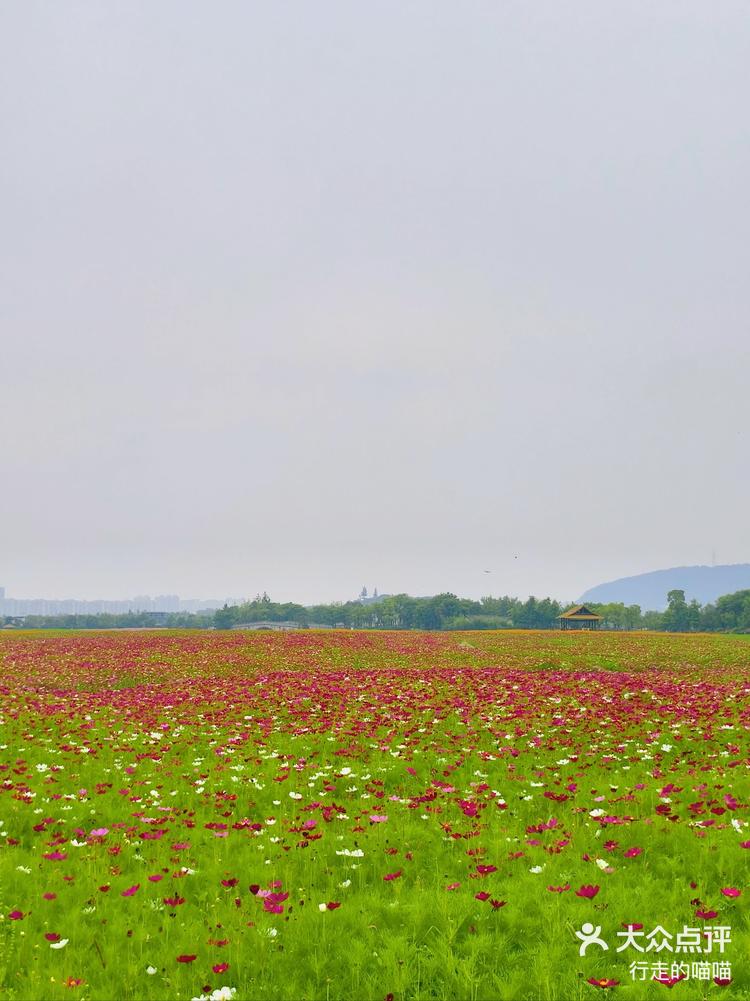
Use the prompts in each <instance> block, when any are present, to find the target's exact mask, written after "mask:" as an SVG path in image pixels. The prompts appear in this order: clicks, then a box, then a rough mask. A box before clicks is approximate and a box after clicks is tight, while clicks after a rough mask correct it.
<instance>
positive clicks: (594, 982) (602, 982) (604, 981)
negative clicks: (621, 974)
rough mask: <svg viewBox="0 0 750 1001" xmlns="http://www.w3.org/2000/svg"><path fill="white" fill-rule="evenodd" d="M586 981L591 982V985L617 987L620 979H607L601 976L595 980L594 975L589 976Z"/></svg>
mask: <svg viewBox="0 0 750 1001" xmlns="http://www.w3.org/2000/svg"><path fill="white" fill-rule="evenodd" d="M586 983H587V984H591V986H592V987H603V988H604V989H606V988H607V987H618V986H619V984H620V981H619V980H608V979H607V978H606V977H605V978H603V979H602V980H597V979H596V977H589V979H588V980H587V981H586Z"/></svg>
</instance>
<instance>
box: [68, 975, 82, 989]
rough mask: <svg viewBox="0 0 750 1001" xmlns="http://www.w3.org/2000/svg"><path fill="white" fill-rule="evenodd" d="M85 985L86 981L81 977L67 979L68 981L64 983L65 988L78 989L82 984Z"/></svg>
mask: <svg viewBox="0 0 750 1001" xmlns="http://www.w3.org/2000/svg"><path fill="white" fill-rule="evenodd" d="M85 983H86V981H85V980H84V979H83V978H82V977H68V979H67V980H66V981H65V986H66V987H80V986H81V985H82V984H85Z"/></svg>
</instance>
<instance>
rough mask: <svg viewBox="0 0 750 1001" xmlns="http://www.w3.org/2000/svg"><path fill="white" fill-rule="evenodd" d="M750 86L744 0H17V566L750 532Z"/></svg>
mask: <svg viewBox="0 0 750 1001" xmlns="http://www.w3.org/2000/svg"><path fill="white" fill-rule="evenodd" d="M749 93H750V14H749V13H748V6H747V3H746V2H744V0H742V2H733V0H716V2H711V3H707V2H705V0H700V2H691V0H674V2H667V0H662V2H656V3H654V2H646V0H643V2H626V3H602V2H601V0H590V2H589V0H586V2H584V0H572V2H560V0H550V2H546V0H532V2H528V0H523V2H507V0H506V2H497V0H493V2H487V3H480V2H474V3H472V2H467V3H455V2H436V0H424V2H408V0H396V2H383V0H379V2H378V3H375V4H366V3H353V2H351V0H346V2H326V0H323V2H320V3H309V2H307V0H304V2H299V3H286V2H283V0H274V2H269V3H264V4H260V3H251V2H247V0H241V2H231V0H221V2H217V3H209V2H207V0H203V2H194V0H174V2H173V0H157V2H153V0H148V2H138V0H127V2H113V0H109V2H102V0H90V2H86V3H80V2H73V0H60V2H56V3H50V2H47V0H45V2H34V0H2V3H0V137H1V140H0V141H1V143H2V153H1V155H0V199H1V200H2V204H1V205H0V209H1V211H0V220H1V223H0V337H1V339H2V343H1V345H0V348H1V350H0V439H1V448H0V585H3V584H4V585H5V587H6V593H7V594H8V595H9V596H19V597H21V596H43V597H63V596H74V597H88V598H94V597H120V596H127V595H131V594H135V593H143V592H150V593H157V592H165V591H168V592H177V593H179V594H181V595H183V596H185V597H188V596H204V597H205V596H216V597H219V598H222V597H224V596H225V595H244V594H247V595H253V594H255V593H256V592H257V591H262V590H263V589H266V590H267V591H268V592H269V594H271V596H272V597H273V598H276V599H279V600H281V599H297V600H302V601H305V602H310V601H313V600H331V599H345V598H348V597H350V596H354V595H355V594H356V593H357V592H358V591H359V589H360V588H361V587H362V585H363V584H364V585H367V587H368V588H372V587H373V586H377V587H378V588H379V589H380V590H381V591H383V592H395V591H408V592H410V593H412V594H431V593H436V592H438V591H442V590H452V591H454V592H457V593H459V594H462V595H470V596H477V597H478V596H480V595H482V594H487V593H492V594H495V595H497V594H504V593H511V594H517V595H520V596H526V595H527V594H529V593H533V594H536V595H537V596H542V595H546V594H551V595H553V596H557V597H560V598H575V597H576V596H578V595H579V594H580V593H581V592H582V591H583V590H585V589H586V588H587V587H588V586H590V585H593V584H596V583H598V582H600V581H602V580H607V579H611V578H613V577H618V576H623V575H625V574H629V573H637V572H640V571H645V570H651V569H655V568H658V567H663V566H670V565H680V564H690V563H709V562H710V561H711V558H712V551H715V552H716V559H717V561H718V562H726V563H731V562H741V561H746V560H750V527H749V526H750V521H749V519H748V506H749V502H750V489H749V488H750V462H749V461H748V459H749V458H750V457H749V456H748V450H749V448H750V429H749V428H750V424H749V418H750V378H749V373H750V368H749V363H750V325H749V322H748V320H749V316H750V282H748V246H749V245H750V207H749V203H750V199H749V195H748V178H750V115H749V114H748V94H749ZM484 570H491V571H493V573H492V574H485V573H483V571H484Z"/></svg>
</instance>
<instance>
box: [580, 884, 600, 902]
mask: <svg viewBox="0 0 750 1001" xmlns="http://www.w3.org/2000/svg"><path fill="white" fill-rule="evenodd" d="M598 892H599V887H598V886H590V885H588V886H587V885H585V884H584V886H582V887H581V888H580V890H576V896H577V897H585V898H586V899H587V900H593V898H594V897H595V896H596V895H597V893H598Z"/></svg>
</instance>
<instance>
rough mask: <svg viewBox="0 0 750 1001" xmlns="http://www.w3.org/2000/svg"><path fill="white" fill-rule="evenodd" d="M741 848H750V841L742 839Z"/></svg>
mask: <svg viewBox="0 0 750 1001" xmlns="http://www.w3.org/2000/svg"><path fill="white" fill-rule="evenodd" d="M740 848H750V841H740Z"/></svg>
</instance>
